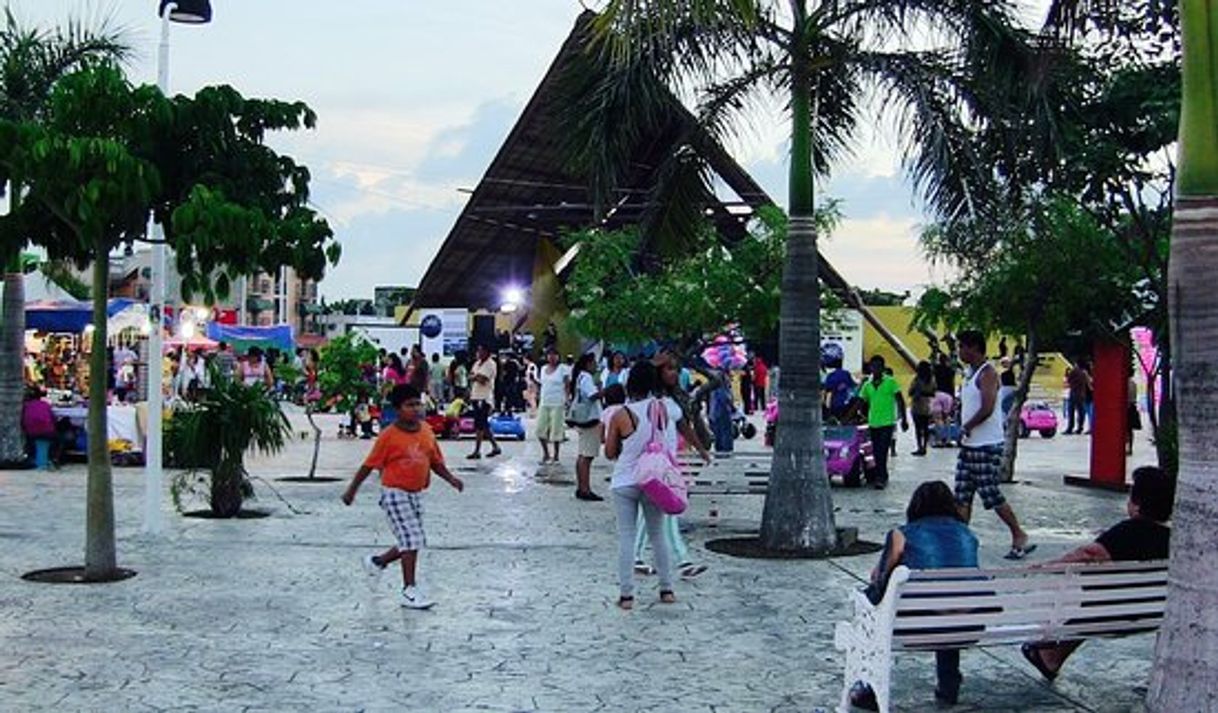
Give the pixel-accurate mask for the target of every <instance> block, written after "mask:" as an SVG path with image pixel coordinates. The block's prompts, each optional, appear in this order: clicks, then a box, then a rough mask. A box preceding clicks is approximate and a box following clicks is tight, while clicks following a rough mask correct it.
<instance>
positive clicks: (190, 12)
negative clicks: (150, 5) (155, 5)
mask: <svg viewBox="0 0 1218 713" xmlns="http://www.w3.org/2000/svg"><path fill="white" fill-rule="evenodd" d="M166 8H169V19H170V20H173V21H174V22H182V23H185V24H188V25H205V24H207V23H209V22H211V3H210V2H208V0H161V7H160V10H158V11H157V14H158V15H160V16H161V17H164V16H165V9H166Z"/></svg>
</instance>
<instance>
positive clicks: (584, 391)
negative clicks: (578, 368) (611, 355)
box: [575, 371, 596, 399]
mask: <svg viewBox="0 0 1218 713" xmlns="http://www.w3.org/2000/svg"><path fill="white" fill-rule="evenodd" d="M575 387H576V388H577V389H579V393H580V396H583V397H584V398H586V399H590V398H592V395H593V394H595V393H596V380H595V379H593V378H592V375H591V374H589V373H588V372H586V371H583V372H580V374H579V383H577V384H576V385H575Z"/></svg>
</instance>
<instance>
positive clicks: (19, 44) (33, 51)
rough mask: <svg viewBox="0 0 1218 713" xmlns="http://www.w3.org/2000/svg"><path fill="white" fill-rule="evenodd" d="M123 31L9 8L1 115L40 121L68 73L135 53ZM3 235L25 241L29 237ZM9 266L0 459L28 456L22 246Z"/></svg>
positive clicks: (1, 64) (1, 358)
mask: <svg viewBox="0 0 1218 713" xmlns="http://www.w3.org/2000/svg"><path fill="white" fill-rule="evenodd" d="M121 35H122V33H121V32H120V31H117V30H115V29H114V28H113V27H111V26H109V23H105V22H104V23H102V25H101V27H100V28H98V29H97V30H92V29H88V28H86V27H85V26H84V25H83V24H82V23H81V22H79V21H75V20H72V21H69V22H68V23H67V24H66V25H64V26H62V27H59V28H55V29H51V30H43V29H39V28H33V27H26V26H24V25H22V24H21V22H20V21H18V20H17V18H16V17H15V16H14V15H13V13H12V11H11V10H10V9H8V8H7V7H6V8H5V11H4V24H3V26H0V119H7V120H11V121H37V120H38V119H39V118H40V117H42V115H43V112H44V110H45V108H46V104H47V101H48V99H49V98H50V95H51V88H52V87H53V86H54V85H55V83H56V82H57V81H58V80H59V79H60V78H61V77H63V76H64V75H66V74H70V73H71V72H73V71H75V70H77V69H79V68H80V67H82V66H83V65H84V64H85V63H87V62H90V61H93V60H105V59H111V60H122V59H124V58H125V57H127V55H128V54H129V52H130V48H129V47H128V46H127V45H126V43H125V42H124V41H123V39H122V37H121ZM9 200H10V201H11V202H12V203H13V204H17V203H20V201H21V187H20V186H15V185H14V186H9ZM13 237H14V238H16V239H15V240H8V239H6V240H4V241H3V244H5V245H14V246H20V245H22V244H23V243H24V242H25V241H24V236H13ZM0 261H2V262H3V266H4V295H3V300H4V314H3V319H4V323H3V328H2V331H0V464H13V463H20V462H22V461H24V460H25V439H24V437H23V435H22V432H21V400H22V393H23V390H22V386H23V376H22V361H23V358H24V356H25V280H24V272H23V270H22V261H21V249H20V247H17V248H15V249H14V250H13V251H12V252H11V253H10V254H8V255H3V256H0Z"/></svg>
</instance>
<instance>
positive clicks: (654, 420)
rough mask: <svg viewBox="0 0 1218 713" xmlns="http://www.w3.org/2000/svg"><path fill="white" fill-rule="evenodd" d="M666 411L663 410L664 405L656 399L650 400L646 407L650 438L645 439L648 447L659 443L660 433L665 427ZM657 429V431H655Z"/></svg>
mask: <svg viewBox="0 0 1218 713" xmlns="http://www.w3.org/2000/svg"><path fill="white" fill-rule="evenodd" d="M667 419H668V409H666V408H664V403H663V402H662V401H660V400H659V399H657V398H653V399H652V400H651V404H649V405H648V406H647V420H648V421H651V438H649V439H647V443H648V445H650V444H652V443H661V441H660V438H661V433H660V432H661V431H663V430H664V427H665V426H666V425H667ZM657 429H658V430H657Z"/></svg>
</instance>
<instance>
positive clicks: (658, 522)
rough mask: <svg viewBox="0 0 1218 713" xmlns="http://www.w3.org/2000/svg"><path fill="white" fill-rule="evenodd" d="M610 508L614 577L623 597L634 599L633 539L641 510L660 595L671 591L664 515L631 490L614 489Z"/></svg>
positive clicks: (670, 563) (628, 487)
mask: <svg viewBox="0 0 1218 713" xmlns="http://www.w3.org/2000/svg"><path fill="white" fill-rule="evenodd" d="M613 507H614V509H615V510H616V511H617V545H618V546H617V577H618V586H619V588H620V589H621V594H622V596H623V597H632V596H634V538H635V532H636V530H637V529H638V516H639V511H640V510H641V511H642V513H643V520H644V522H645V523H646V526H647V533H648V535H649V536H650V537H651V549H652V552H653V553H654V554H655V563H656V573H657V574H659V576H660V591H672V557H671V556H670V555H669V552H668V541H667V539H666V538H665V537H664V531H663V527H664V513H663V512H661V511H660V509H659V508H657V507H656V506H655V505H653V504H652V502H651V501H650V500H648V499H647V498H646V497H644V496H643V493H642V491H641V490H639V489H638V488H636V487H634V486H627V487H623V488H614V489H613Z"/></svg>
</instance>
